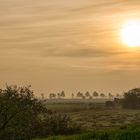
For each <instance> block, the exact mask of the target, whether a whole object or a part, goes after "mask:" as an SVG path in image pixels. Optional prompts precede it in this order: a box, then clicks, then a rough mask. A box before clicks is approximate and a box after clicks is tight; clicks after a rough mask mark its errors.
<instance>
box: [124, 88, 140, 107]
mask: <svg viewBox="0 0 140 140" xmlns="http://www.w3.org/2000/svg"><path fill="white" fill-rule="evenodd" d="M122 103H123V107H124V108H130V109H140V88H135V89H132V90H129V91H128V92H125V93H124V99H123V102H122Z"/></svg>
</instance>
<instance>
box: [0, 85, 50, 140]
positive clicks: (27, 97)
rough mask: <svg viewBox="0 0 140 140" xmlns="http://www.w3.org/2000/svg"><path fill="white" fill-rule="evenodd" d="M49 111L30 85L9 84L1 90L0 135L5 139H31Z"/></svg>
mask: <svg viewBox="0 0 140 140" xmlns="http://www.w3.org/2000/svg"><path fill="white" fill-rule="evenodd" d="M42 113H48V111H47V109H46V108H45V106H44V104H43V101H40V100H38V99H36V98H35V97H34V95H33V91H32V90H30V86H27V87H17V86H7V87H6V89H4V90H3V89H1V90H0V137H1V138H2V139H3V140H4V139H5V140H10V139H14V140H16V139H20V140H22V139H30V138H31V137H33V136H34V135H35V134H34V133H35V129H36V127H37V126H38V124H39V122H40V115H41V114H42Z"/></svg>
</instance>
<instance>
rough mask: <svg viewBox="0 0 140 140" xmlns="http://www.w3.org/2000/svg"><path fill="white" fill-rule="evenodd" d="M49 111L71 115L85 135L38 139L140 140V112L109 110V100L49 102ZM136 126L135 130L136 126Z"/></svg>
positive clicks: (118, 108)
mask: <svg viewBox="0 0 140 140" xmlns="http://www.w3.org/2000/svg"><path fill="white" fill-rule="evenodd" d="M46 106H47V108H48V109H51V110H54V111H59V112H61V113H64V114H68V115H69V116H70V117H71V118H72V120H73V121H75V122H76V123H77V124H79V125H80V126H81V127H82V130H83V133H81V134H78V135H72V136H51V137H48V138H46V139H36V140H139V139H140V128H139V127H138V128H137V127H136V125H133V124H138V123H139V122H140V110H131V109H122V108H121V107H120V106H116V107H114V108H107V107H106V106H105V101H99V102H96V103H95V102H94V101H90V100H89V101H88V100H86V101H84V100H83V102H82V101H78V102H76V101H71V100H69V101H68V100H67V101H63V100H59V101H58V100H57V101H55V100H53V101H48V102H47V103H46ZM133 126H135V127H133Z"/></svg>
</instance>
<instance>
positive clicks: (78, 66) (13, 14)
mask: <svg viewBox="0 0 140 140" xmlns="http://www.w3.org/2000/svg"><path fill="white" fill-rule="evenodd" d="M139 9H140V1H139V0H100V1H99V0H98V1H97V0H0V85H1V86H4V85H5V84H6V83H7V84H18V85H25V84H26V85H28V84H31V85H32V87H33V89H35V90H36V91H39V92H40V93H41V92H44V93H45V94H47V93H49V92H56V91H61V90H65V91H66V92H67V93H68V94H69V93H72V92H77V91H79V90H81V91H86V90H88V91H94V90H97V91H99V92H113V93H114V94H115V93H118V92H119V93H122V92H123V91H125V90H128V89H131V88H134V87H138V86H139V85H140V80H139V79H140V73H139V70H140V61H139V60H140V49H139V47H138V48H133V49H132V48H128V47H126V46H124V45H123V43H122V42H121V41H120V30H121V27H122V26H123V24H124V23H125V22H126V21H127V20H129V19H138V18H139V15H140V10H139Z"/></svg>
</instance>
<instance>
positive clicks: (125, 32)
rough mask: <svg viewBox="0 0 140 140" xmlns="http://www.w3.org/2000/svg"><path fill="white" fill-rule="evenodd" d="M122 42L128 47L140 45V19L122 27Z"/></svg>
mask: <svg viewBox="0 0 140 140" xmlns="http://www.w3.org/2000/svg"><path fill="white" fill-rule="evenodd" d="M121 39H122V42H123V43H124V44H125V45H127V46H128V47H140V20H131V21H128V22H127V23H125V24H124V26H123V28H122V29H121Z"/></svg>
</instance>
